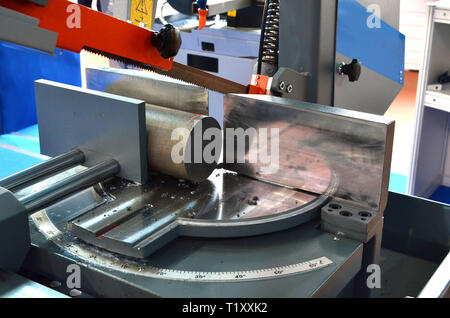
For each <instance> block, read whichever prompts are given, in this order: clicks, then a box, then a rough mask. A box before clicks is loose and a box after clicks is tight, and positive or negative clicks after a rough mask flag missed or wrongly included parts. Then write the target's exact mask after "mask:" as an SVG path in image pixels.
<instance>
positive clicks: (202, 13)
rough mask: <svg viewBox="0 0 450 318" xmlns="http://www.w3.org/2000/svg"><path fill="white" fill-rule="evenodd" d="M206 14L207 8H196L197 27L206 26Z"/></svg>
mask: <svg viewBox="0 0 450 318" xmlns="http://www.w3.org/2000/svg"><path fill="white" fill-rule="evenodd" d="M207 15H208V9H206V10H202V9H198V29H199V30H201V29H203V28H204V27H205V26H206V16H207Z"/></svg>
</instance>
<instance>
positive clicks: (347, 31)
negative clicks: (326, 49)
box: [336, 0, 405, 85]
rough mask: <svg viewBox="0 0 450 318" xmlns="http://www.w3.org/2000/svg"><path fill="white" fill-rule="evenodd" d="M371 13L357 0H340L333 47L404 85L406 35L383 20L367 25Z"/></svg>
mask: <svg viewBox="0 0 450 318" xmlns="http://www.w3.org/2000/svg"><path fill="white" fill-rule="evenodd" d="M371 15H372V13H371V12H367V9H366V8H365V7H364V6H362V5H361V4H360V3H358V1H356V0H339V13H338V27H337V43H336V50H337V52H339V53H341V54H343V55H345V56H347V57H348V58H351V59H353V58H356V59H358V60H359V61H360V62H361V63H362V64H363V65H364V66H365V67H367V68H370V69H371V70H373V71H375V72H377V73H379V74H381V75H383V76H385V77H387V78H389V79H391V80H393V81H394V82H397V83H399V84H401V85H403V73H400V72H404V68H405V36H404V35H403V34H401V33H400V32H398V31H397V30H396V29H395V28H393V27H391V26H390V25H389V24H387V23H385V22H384V21H381V27H380V28H369V27H368V24H367V21H368V18H369V17H370V16H371ZM381 17H383V12H382V11H381Z"/></svg>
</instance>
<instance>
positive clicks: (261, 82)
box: [247, 74, 270, 95]
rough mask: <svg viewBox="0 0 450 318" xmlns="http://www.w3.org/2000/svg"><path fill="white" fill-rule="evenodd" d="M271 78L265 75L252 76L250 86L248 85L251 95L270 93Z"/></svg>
mask: <svg viewBox="0 0 450 318" xmlns="http://www.w3.org/2000/svg"><path fill="white" fill-rule="evenodd" d="M268 85H269V77H268V76H265V75H259V74H254V75H252V78H251V81H250V84H248V85H247V87H248V93H249V94H259V95H264V94H267V93H268V92H269V91H270V88H268V87H267V86H268Z"/></svg>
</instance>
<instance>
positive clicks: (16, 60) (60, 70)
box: [0, 41, 81, 133]
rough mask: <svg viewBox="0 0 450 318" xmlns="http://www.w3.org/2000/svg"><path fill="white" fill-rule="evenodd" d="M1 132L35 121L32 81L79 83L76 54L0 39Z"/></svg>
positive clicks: (77, 84)
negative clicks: (46, 49)
mask: <svg viewBox="0 0 450 318" xmlns="http://www.w3.org/2000/svg"><path fill="white" fill-rule="evenodd" d="M0 65H1V72H0V87H1V89H0V133H8V132H11V131H17V130H20V129H22V128H24V127H27V126H30V125H33V124H36V120H37V119H36V104H35V100H34V81H35V80H37V79H41V78H43V79H48V80H52V81H56V82H61V83H66V84H71V85H76V86H81V71H80V56H79V54H76V53H72V52H68V51H64V50H60V49H57V50H56V51H55V54H54V55H53V56H52V55H50V54H45V53H42V52H40V51H37V50H33V49H29V48H25V47H23V46H20V45H15V44H12V43H8V42H2V41H0Z"/></svg>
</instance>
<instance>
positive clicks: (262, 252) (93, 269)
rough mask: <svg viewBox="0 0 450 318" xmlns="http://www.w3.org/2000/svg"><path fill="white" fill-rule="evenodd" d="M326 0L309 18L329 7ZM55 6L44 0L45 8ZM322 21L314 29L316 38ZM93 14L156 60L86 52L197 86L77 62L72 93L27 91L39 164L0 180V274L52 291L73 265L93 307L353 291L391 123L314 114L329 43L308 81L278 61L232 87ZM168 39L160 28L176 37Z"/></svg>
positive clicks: (44, 84)
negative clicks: (16, 274) (99, 299)
mask: <svg viewBox="0 0 450 318" xmlns="http://www.w3.org/2000/svg"><path fill="white" fill-rule="evenodd" d="M44 2H46V1H44ZM331 2H333V3H334V4H333V5H332V6H331V7H329V6H327V5H326V4H325V3H328V2H327V1H320V3H321V5H320V6H318V7H315V6H314V7H311V10H313V9H314V10H319V11H314V10H313V11H314V12H321V13H322V14H324V12H328V13H329V12H331V11H333V10H334V12H335V13H336V12H337V11H336V9H337V6H336V2H335V1H329V4H331ZM344 2H345V1H344ZM17 3H21V1H17ZM56 3H61V2H58V1H55V0H53V1H52V0H50V1H48V3H47V2H46V4H47V5H48V6H50V7H49V8H51V9H52V10H53V9H54V10H56V9H58V8H59V7H58V6H57V5H56ZM281 3H282V2H281ZM286 3H291V4H293V3H294V2H289V1H286ZM295 3H296V2H295ZM305 3H306V2H305ZM315 3H316V2H315ZM308 4H309V5H312V3H310V2H308ZM0 5H2V6H3V7H8V8H10V9H11V8H12V9H17V11H19V12H22V13H33V12H35V11H34V10H32V11H28V10H25V9H24V8H25V6H27V8H28V6H29V7H31V6H35V4H26V5H25V4H24V5H23V6H24V7H22V6H21V5H17V6H16V1H0ZM66 5H68V3H66ZM0 8H1V7H0ZM32 8H35V7H32ZM43 8H45V7H43ZM281 8H282V7H281ZM22 9H23V10H22ZM39 10H41V9H39ZM39 10H37V9H36V12H41V11H39ZM83 10H85V9H83ZM86 10H88V9H86ZM328 10H330V11H328ZM83 12H84V11H83ZM85 12H86V13H87V14H88V15H92V16H93V17H94V15H93V13H92V12H91V11H85ZM282 12H283V11H281V16H282V15H283V14H282ZM296 12H297V11H296ZM325 16H327V15H326V14H325V15H321V16H320V18H319V21H316V22H317V25H316V26H317V30H316V31H317V32H318V34H319V33H320V32H323V31H324V29H322V27H321V26H322V25H323V24H327V23H326V21H325V20H324V19H323V18H324V17H325ZM39 17H40V18H44V16H39ZM95 17H99V18H100V19H105V20H104V21H105V23H108V24H110V23H111V24H117V28H118V29H119V30H122V28H124V29H126V30H127V32H130V34H136V37H137V38H138V40H142V38H141V36H140V35H139V36H138V35H137V34H138V33H142V34H144V33H145V37H146V38H147V41H146V42H145V43H146V44H145V46H148V49H149V50H151V51H152V52H153V53H152V55H151V56H152V57H154V56H156V55H155V52H158V53H157V54H158V56H157V57H156V58H155V59H150V60H148V61H146V60H142V59H140V58H135V57H133V56H132V53H133V52H134V49H131V50H130V51H127V50H125V49H124V48H125V47H126V46H127V44H126V43H125V42H118V43H119V44H117V47H116V48H112V47H110V46H108V44H105V43H103V42H102V41H100V42H98V43H96V42H93V44H92V45H88V47H93V48H94V49H95V51H96V52H101V53H102V54H104V55H107V56H111V57H115V58H120V59H121V60H123V61H126V62H130V63H132V64H133V65H137V66H141V67H143V68H146V69H150V70H153V71H156V72H157V73H163V74H165V75H169V76H173V77H176V78H178V79H180V78H181V79H184V80H186V81H190V82H193V83H194V84H202V85H201V86H203V87H201V86H197V85H193V84H190V83H186V82H184V81H180V80H178V79H171V78H169V77H165V76H161V75H160V74H156V73H154V72H142V71H135V70H119V69H111V68H88V69H87V70H86V82H87V87H86V88H79V87H74V86H70V85H65V84H61V83H56V82H50V81H46V80H38V81H36V83H35V92H36V104H37V113H38V122H39V137H40V145H41V152H42V153H43V154H45V155H48V156H51V157H52V158H51V159H49V160H47V161H45V162H43V163H41V164H38V165H36V166H33V167H31V168H29V169H26V170H24V171H21V172H18V173H16V174H14V175H11V176H9V177H6V178H4V179H2V180H0V206H1V212H2V213H1V214H0V250H1V257H0V267H1V268H3V269H7V270H9V271H18V270H19V269H20V273H21V274H22V275H24V276H26V277H29V278H31V279H33V280H37V281H39V282H41V283H43V284H47V285H49V286H57V285H58V282H59V285H58V286H60V287H61V284H62V287H61V288H64V283H65V282H66V279H67V276H68V268H70V266H71V265H76V266H79V268H80V270H81V272H80V284H79V286H77V288H78V289H79V290H80V291H81V292H82V294H84V295H91V296H103V297H105V296H165V297H248V296H251V297H283V296H284V297H312V296H314V297H319V296H322V297H325V296H343V295H353V296H368V295H369V294H370V290H369V289H368V285H367V284H366V279H367V276H368V273H367V267H368V265H370V264H374V263H377V261H378V256H379V253H380V247H381V234H382V231H383V214H384V211H385V209H386V205H387V204H388V184H389V171H390V161H391V154H392V144H393V136H394V122H393V121H392V120H390V119H387V118H384V117H382V116H379V115H374V114H368V113H363V112H358V111H354V110H349V109H343V108H338V107H332V105H333V103H331V102H330V103H324V104H326V105H320V104H317V102H318V101H319V100H322V98H325V99H326V98H328V97H330V96H332V93H331V92H332V91H333V88H332V87H333V85H331V84H330V83H332V82H333V78H334V77H335V76H336V72H339V70H340V71H341V72H344V71H343V70H344V69H346V68H345V66H346V65H350V63H347V64H346V65H335V63H334V60H335V58H334V54H335V51H334V48H332V47H333V45H331V46H330V47H329V49H331V51H332V53H331V54H332V61H333V63H332V64H333V65H328V66H329V67H328V68H327V70H326V71H324V70H323V69H322V66H323V64H322V63H319V62H318V61H317V60H315V61H309V62H308V63H314V64H305V65H308V66H309V67H311V70H312V71H310V72H309V73H308V72H303V71H306V70H299V69H295V68H288V67H285V68H284V69H280V70H281V71H282V73H279V74H278V75H279V76H277V75H274V76H273V77H269V75H264V74H257V75H255V77H254V78H253V81H252V83H251V84H250V85H248V86H244V85H242V84H239V83H235V82H232V81H229V80H225V79H220V78H219V77H217V76H212V75H210V74H208V73H205V72H202V71H200V70H193V69H192V68H190V67H189V66H185V65H182V64H179V63H175V62H173V61H172V59H171V58H167V56H166V58H165V57H164V52H163V53H162V52H161V50H158V49H157V47H158V45H157V42H153V41H152V40H151V39H152V38H153V34H157V33H153V32H151V31H148V30H144V29H142V28H141V29H142V30H141V29H139V27H137V26H133V25H131V24H130V25H129V24H126V23H125V24H123V23H122V22H120V21H118V20H117V21H116V20H114V19H113V18H111V19H113V20H109V18H105V17H103V16H102V15H100V14H99V13H95ZM44 20H45V19H44ZM57 21H59V20H57ZM281 21H283V19H281ZM310 22H312V21H310ZM40 26H41V25H40ZM46 26H47V29H49V30H52V29H51V28H50V25H46ZM34 27H35V26H34ZM42 27H44V25H42ZM58 28H59V27H58ZM58 28H57V29H56V30H53V31H59V29H58ZM167 30H168V31H167ZM173 30H174V29H173V27H167V28H166V31H167V32H169V33H170V34H171V36H170V38H172V39H173V38H175V39H176V38H177V36H176V34H177V32H176V31H173ZM80 32H81V31H80ZM82 32H87V30H83V31H82ZM159 34H164V32H162V33H161V32H160V33H159ZM304 35H305V34H304ZM322 35H323V34H322ZM70 36H72V35H70ZM133 36H134V35H133ZM330 37H331V38H332V36H328V37H327V38H328V39H330ZM61 38H64V34H62V36H61ZM59 39H60V38H59V37H58V42H57V43H59V44H61V45H63V44H62V42H59V41H60V40H59ZM80 39H81V40H80V41H81V42H80V43H83V41H84V38H83V37H81V38H80ZM122 40H123V41H125V39H122ZM317 41H318V42H319V43H317ZM317 41H316V40H315V39H310V42H302V43H309V44H308V47H310V48H315V49H314V50H311V51H310V52H309V53H310V54H313V53H314V52H316V53H317V52H322V53H323V52H324V51H322V49H324V48H323V47H322V45H321V44H324V43H325V42H326V41H325V39H324V38H323V37H320V38H319V39H317ZM163 42H164V41H163ZM163 42H162V43H163ZM68 43H71V42H70V41H69V42H68ZM169 43H172V42H170V41H169ZM284 43H285V44H286V42H284ZM59 44H58V45H59ZM166 44H167V42H166ZM122 46H123V47H122ZM81 47H84V45H82V46H77V49H78V48H80V49H81ZM160 48H164V45H161V46H160ZM317 49H318V50H317ZM155 50H156V51H155ZM162 51H164V49H163V50H162ZM287 51H288V50H286V49H284V52H287ZM281 52H283V50H282V47H281V46H280V54H281ZM289 52H290V53H289V54H292V51H289ZM136 53H142V52H141V50H137V52H136ZM173 53H174V51H172V54H170V55H174V54H173ZM175 53H176V52H175ZM300 56H302V55H301V54H300ZM148 57H149V56H148V55H147V57H146V58H148ZM161 58H162V59H161ZM318 58H319V60H320V61H322V58H324V59H328V57H327V56H322V55H319V56H318ZM356 64H357V62H354V63H353V65H356ZM348 68H349V67H347V72H348V73H351V70H348ZM352 68H353V67H350V69H352ZM314 70H318V72H319V73H320V74H321V75H320V76H319V75H317V74H316V73H315V72H314ZM300 71H301V72H300ZM322 71H323V72H322ZM353 71H354V70H353ZM364 71H365V70H364V69H363V70H362V73H361V74H364ZM396 71H398V70H396ZM356 73H358V72H356ZM280 74H282V75H280ZM322 75H323V76H324V77H322ZM356 75H358V74H356ZM356 75H355V74H351V75H350V76H356ZM259 76H265V78H266V79H267V81H266V80H264V82H261V81H260V80H259V79H261V78H260V77H259ZM338 76H339V75H338ZM285 78H288V79H289V80H292V82H289V83H287V82H286V80H283V79H285ZM324 78H327V79H328V80H329V82H327V83H324V82H323V81H322V79H324ZM276 80H278V82H277V83H278V84H277V85H276V86H273V84H270V83H274V81H276ZM220 81H221V82H220ZM282 82H283V83H285V84H290V85H293V84H292V83H296V84H297V83H303V84H302V85H303V86H302V93H301V94H298V95H296V96H297V97H296V98H288V97H289V96H286V94H289V93H290V92H288V90H287V87H288V86H284V87H283V88H282V87H281V83H282ZM263 83H264V84H263ZM203 84H204V85H203ZM328 84H330V85H328ZM271 85H272V86H271ZM207 88H209V89H212V90H215V91H218V92H221V93H227V94H226V95H225V96H224V99H223V103H222V106H223V116H215V117H216V119H214V118H213V117H209V116H208V114H209V112H210V106H211V105H210V101H209V91H208V90H207ZM326 88H327V89H328V90H327V89H326ZM277 89H278V90H283V92H282V93H280V91H279V92H278V94H277V93H276V90H277ZM255 90H256V91H257V92H258V93H260V94H247V93H248V92H255ZM228 93H230V94H228ZM232 93H240V94H232ZM268 93H269V94H268ZM310 93H311V94H313V95H310ZM316 93H317V94H316ZM384 93H385V92H383V93H380V94H378V95H380V96H383V94H384ZM274 95H279V96H274ZM311 96H316V97H311ZM334 96H336V95H334ZM309 98H315V100H313V102H315V103H311V100H309ZM383 100H384V99H383V97H382V98H380V105H381V106H380V107H381V108H383V107H386V106H387V105H385V104H383ZM372 102H373V101H372ZM363 106H364V105H363ZM349 108H352V107H349ZM375 112H376V111H375ZM221 123H222V125H221ZM177 129H180V130H179V133H177V134H175V135H174V132H175V131H178V130H177ZM217 132H219V133H218V134H217ZM174 149H177V150H176V151H175V152H174ZM180 153H181V159H182V160H181V161H179V162H176V161H175V160H174V155H176V154H180ZM199 153H200V156H199V157H197V155H198V154H199ZM205 154H210V155H211V156H210V157H208V158H207V157H205V156H204V155H205Z"/></svg>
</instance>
